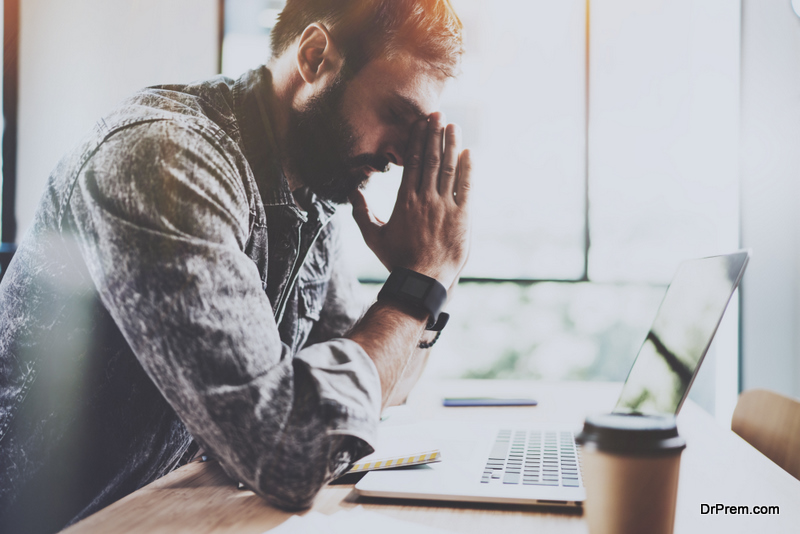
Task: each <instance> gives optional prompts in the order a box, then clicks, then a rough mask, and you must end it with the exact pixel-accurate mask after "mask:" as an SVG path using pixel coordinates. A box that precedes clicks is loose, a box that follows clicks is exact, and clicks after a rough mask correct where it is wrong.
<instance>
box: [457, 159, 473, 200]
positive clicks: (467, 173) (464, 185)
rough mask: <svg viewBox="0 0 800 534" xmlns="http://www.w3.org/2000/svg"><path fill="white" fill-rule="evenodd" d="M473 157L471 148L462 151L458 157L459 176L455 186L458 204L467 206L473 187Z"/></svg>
mask: <svg viewBox="0 0 800 534" xmlns="http://www.w3.org/2000/svg"><path fill="white" fill-rule="evenodd" d="M471 179H472V159H470V154H469V150H464V151H463V152H461V156H460V157H459V158H458V178H457V180H456V186H455V198H456V204H458V205H459V206H466V204H467V201H468V200H469V193H470V189H471V188H472V182H471Z"/></svg>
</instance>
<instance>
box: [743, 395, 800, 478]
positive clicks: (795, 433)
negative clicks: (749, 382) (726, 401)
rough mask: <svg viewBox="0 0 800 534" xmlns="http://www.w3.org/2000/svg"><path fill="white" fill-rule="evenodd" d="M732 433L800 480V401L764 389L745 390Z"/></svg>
mask: <svg viewBox="0 0 800 534" xmlns="http://www.w3.org/2000/svg"><path fill="white" fill-rule="evenodd" d="M731 430H733V431H734V432H736V433H737V434H739V435H740V436H741V437H742V438H744V440H745V441H747V442H748V443H750V445H752V446H753V447H755V448H756V449H758V450H759V451H761V452H762V453H763V454H764V456H766V457H767V458H769V459H770V460H772V461H773V462H775V463H776V464H778V465H779V466H781V467H782V468H783V469H785V470H786V471H788V472H789V473H790V474H791V475H792V476H794V477H795V478H797V479H799V480H800V401H797V400H795V399H791V398H789V397H784V396H783V395H779V394H777V393H773V392H771V391H766V390H763V389H751V390H748V391H745V392H743V393H742V394H741V395H739V401H738V402H737V403H736V409H735V410H734V412H733V420H732V421H731Z"/></svg>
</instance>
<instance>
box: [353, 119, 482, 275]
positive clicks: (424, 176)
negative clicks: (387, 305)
mask: <svg viewBox="0 0 800 534" xmlns="http://www.w3.org/2000/svg"><path fill="white" fill-rule="evenodd" d="M460 138H461V133H460V130H459V128H458V126H456V125H454V124H448V125H447V126H445V125H444V122H443V116H442V114H440V113H434V114H432V115H431V116H430V118H429V119H428V120H427V121H425V120H420V121H418V122H417V123H416V124H415V125H414V126H413V131H412V132H411V137H410V140H409V145H408V149H407V151H406V155H405V158H404V169H403V180H402V183H401V184H400V189H399V191H398V194H397V202H396V203H395V206H394V211H392V215H391V217H390V218H389V220H388V221H387V222H386V223H384V222H382V221H380V220H379V219H377V218H376V217H375V216H374V215H373V214H372V212H371V211H370V210H369V207H368V206H367V203H366V200H365V199H364V195H363V194H362V193H361V191H355V192H354V193H353V194H352V195H351V196H350V202H351V203H352V205H353V218H354V219H355V221H356V223H358V226H359V228H360V229H361V234H362V235H363V236H364V241H365V242H366V243H367V245H368V246H369V248H370V249H372V251H373V252H374V253H375V255H376V256H377V257H378V259H380V260H381V262H382V263H383V264H384V265H385V266H386V268H387V269H389V270H390V271H391V270H392V269H394V268H395V267H406V268H408V269H411V270H413V271H417V272H419V273H422V274H425V275H427V276H430V277H431V278H435V279H436V280H438V281H439V282H440V283H441V284H442V285H444V286H445V287H451V286H452V285H453V283H454V282H455V281H456V280H457V278H458V275H459V273H460V272H461V269H462V268H463V267H464V264H465V263H466V261H467V256H468V254H469V237H470V236H469V234H470V223H469V210H468V204H469V193H470V174H471V172H472V163H471V161H470V155H469V151H468V150H464V151H463V152H460V144H461V139H460Z"/></svg>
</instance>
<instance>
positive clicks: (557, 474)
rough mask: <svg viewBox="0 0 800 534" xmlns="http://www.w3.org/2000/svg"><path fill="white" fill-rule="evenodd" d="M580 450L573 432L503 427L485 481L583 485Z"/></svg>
mask: <svg viewBox="0 0 800 534" xmlns="http://www.w3.org/2000/svg"><path fill="white" fill-rule="evenodd" d="M578 465H579V462H578V454H577V449H576V447H575V437H574V436H573V435H572V432H547V431H539V430H531V431H525V430H515V431H512V430H501V431H500V432H499V433H498V434H497V439H496V440H495V443H494V446H493V447H492V451H491V453H489V459H488V460H487V462H486V467H485V468H484V470H483V475H481V484H522V485H525V486H565V487H572V488H577V487H578V486H580V476H579V474H578V472H579V469H578Z"/></svg>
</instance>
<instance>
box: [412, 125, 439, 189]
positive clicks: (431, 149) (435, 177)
mask: <svg viewBox="0 0 800 534" xmlns="http://www.w3.org/2000/svg"><path fill="white" fill-rule="evenodd" d="M443 122H444V115H442V114H441V113H439V112H436V113H433V114H431V116H430V119H429V121H428V140H427V141H426V143H425V155H424V156H423V157H422V177H421V179H420V183H419V187H418V191H419V192H420V193H428V194H433V193H436V192H437V189H438V188H439V167H440V165H441V163H442V137H443V136H444V126H443V124H442V123H443Z"/></svg>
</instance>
